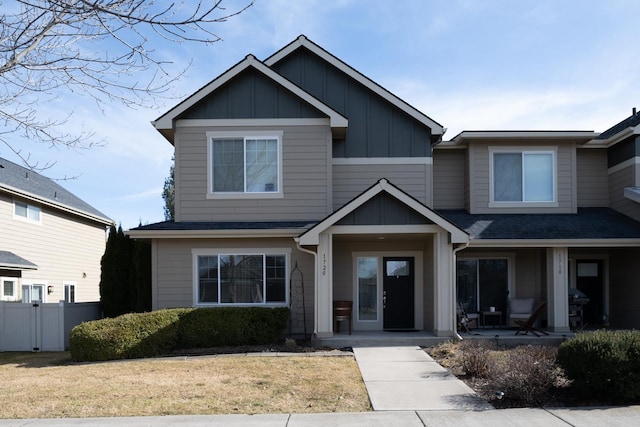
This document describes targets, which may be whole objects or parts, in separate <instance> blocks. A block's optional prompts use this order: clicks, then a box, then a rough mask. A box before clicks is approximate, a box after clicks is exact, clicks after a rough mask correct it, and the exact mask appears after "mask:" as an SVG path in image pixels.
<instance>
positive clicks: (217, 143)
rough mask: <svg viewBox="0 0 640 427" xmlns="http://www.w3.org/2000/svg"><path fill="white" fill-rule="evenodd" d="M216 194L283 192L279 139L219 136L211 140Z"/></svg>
mask: <svg viewBox="0 0 640 427" xmlns="http://www.w3.org/2000/svg"><path fill="white" fill-rule="evenodd" d="M210 144H211V145H210V156H211V158H210V165H211V171H210V172H211V173H210V176H211V184H210V190H211V193H213V194H223V195H224V194H234V193H235V194H245V193H250V194H259V193H263V194H273V193H279V192H280V155H279V152H280V137H279V136H245V137H236V136H230V137H217V136H212V137H211V141H210Z"/></svg>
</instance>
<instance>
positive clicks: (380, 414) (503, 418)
mask: <svg viewBox="0 0 640 427" xmlns="http://www.w3.org/2000/svg"><path fill="white" fill-rule="evenodd" d="M637 425H640V406H624V407H619V408H569V409H528V408H519V409H494V410H490V411H377V412H362V413H359V412H349V413H337V414H336V413H334V414H272V415H264V414H263V415H168V416H162V417H113V418H56V419H31V420H0V426H2V427H42V426H47V427H66V426H84V427H89V426H90V427H119V426H127V427H179V426H180V427H181V426H187V427H205V426H219V427H240V426H242V427H265V426H266V427H320V426H345V427H347V426H348V427H371V426H385V427H425V426H426V427H496V426H509V427H520V426H521V427H592V426H598V427H630V426H637Z"/></svg>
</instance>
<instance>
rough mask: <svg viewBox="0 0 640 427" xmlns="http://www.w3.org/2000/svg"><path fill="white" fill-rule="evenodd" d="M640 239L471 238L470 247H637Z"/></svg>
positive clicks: (639, 244)
mask: <svg viewBox="0 0 640 427" xmlns="http://www.w3.org/2000/svg"><path fill="white" fill-rule="evenodd" d="M637 246H640V239H637V238H636V239H567V240H546V239H486V240H485V239H478V240H471V241H470V242H469V247H474V248H495V247H502V248H553V247H558V248H562V247H569V248H590V247H603V248H607V247H609V248H610V247H637Z"/></svg>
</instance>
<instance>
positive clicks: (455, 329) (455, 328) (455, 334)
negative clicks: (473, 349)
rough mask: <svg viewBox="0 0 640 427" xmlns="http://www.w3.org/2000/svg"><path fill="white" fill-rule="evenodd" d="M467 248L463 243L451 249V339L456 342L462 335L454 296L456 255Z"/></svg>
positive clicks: (467, 244) (467, 245)
mask: <svg viewBox="0 0 640 427" xmlns="http://www.w3.org/2000/svg"><path fill="white" fill-rule="evenodd" d="M468 247H469V242H466V243H463V244H461V245H460V246H459V247H457V248H453V260H452V261H451V262H452V264H453V265H452V268H451V276H452V277H451V279H452V280H451V285H452V286H451V294H452V296H453V337H454V338H455V339H456V340H458V341H462V340H463V339H462V335H460V334H459V333H458V316H457V314H456V310H457V309H458V307H457V305H458V301H457V299H458V298H457V296H456V280H457V274H456V272H457V265H458V262H457V254H458V252H460V251H461V250H463V249H467V248H468Z"/></svg>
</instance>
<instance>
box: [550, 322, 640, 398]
mask: <svg viewBox="0 0 640 427" xmlns="http://www.w3.org/2000/svg"><path fill="white" fill-rule="evenodd" d="M557 362H558V364H559V365H560V367H561V368H562V369H563V370H564V372H565V375H566V376H567V378H569V379H570V380H571V381H572V384H571V388H572V390H573V392H574V393H575V394H576V395H579V396H582V397H584V398H594V397H599V398H602V397H605V398H606V399H607V400H609V401H612V402H620V403H631V402H633V403H638V402H640V331H631V330H622V331H605V330H600V331H594V332H586V333H581V334H578V335H576V336H575V337H572V338H570V339H568V340H567V341H565V342H564V343H562V344H561V345H560V347H559V348H558V357H557Z"/></svg>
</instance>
